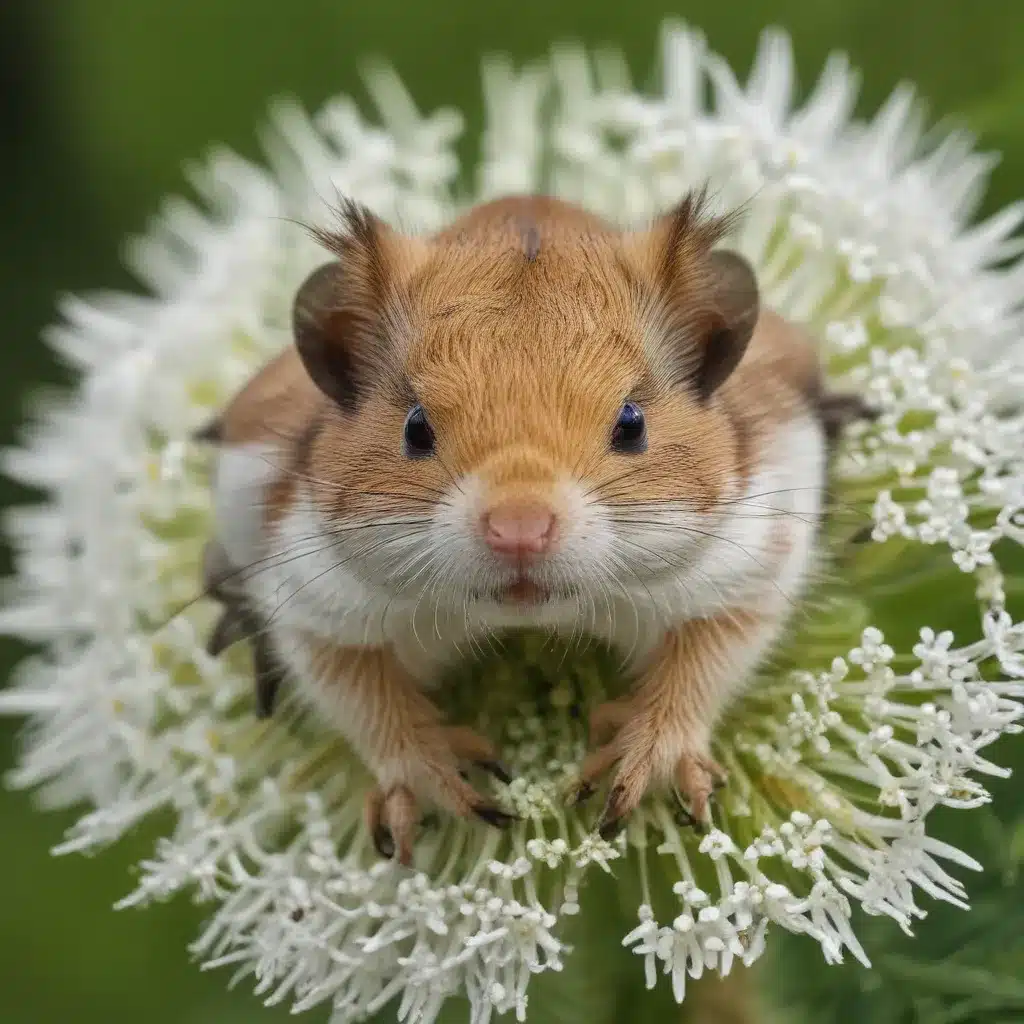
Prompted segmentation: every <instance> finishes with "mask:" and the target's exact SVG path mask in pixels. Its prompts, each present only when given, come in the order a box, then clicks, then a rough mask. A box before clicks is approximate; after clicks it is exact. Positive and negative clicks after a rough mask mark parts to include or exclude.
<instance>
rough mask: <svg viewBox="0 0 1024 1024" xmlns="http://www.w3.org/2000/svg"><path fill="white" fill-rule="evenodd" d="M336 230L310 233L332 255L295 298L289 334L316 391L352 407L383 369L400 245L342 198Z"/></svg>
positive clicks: (380, 224) (370, 216) (366, 213)
mask: <svg viewBox="0 0 1024 1024" xmlns="http://www.w3.org/2000/svg"><path fill="white" fill-rule="evenodd" d="M339 213H340V217H341V222H342V223H341V229H340V230H338V231H326V230H322V229H316V230H314V231H313V232H312V234H313V236H314V238H316V239H317V241H319V242H320V243H321V244H322V245H324V247H325V248H327V249H328V250H329V251H331V252H332V253H334V255H335V256H336V257H337V259H336V260H333V261H332V262H330V263H327V264H325V265H324V266H322V267H320V268H319V269H317V270H315V271H313V273H312V274H310V276H309V277H308V278H306V280H305V282H303V284H302V286H301V287H300V288H299V290H298V293H297V294H296V296H295V302H294V305H293V308H292V331H293V335H294V339H295V346H296V348H297V349H298V352H299V356H300V357H301V359H302V362H303V364H304V365H305V367H306V372H307V373H308V374H309V375H310V377H311V378H312V380H313V382H314V383H315V384H316V385H317V387H318V388H320V390H321V391H322V392H324V394H326V395H327V396H328V397H329V398H331V399H332V400H333V401H334V402H336V403H337V404H338V405H339V406H340V407H341V408H342V409H344V410H346V411H347V412H352V411H353V410H355V409H356V408H357V407H358V405H359V402H360V400H361V399H362V398H363V396H364V395H365V392H366V389H367V387H368V386H369V385H370V384H371V383H372V381H373V380H374V377H375V375H376V374H377V373H379V371H380V367H381V363H382V359H383V356H384V353H385V351H386V349H387V347H388V344H389V342H390V340H391V339H390V338H389V337H388V332H387V327H388V325H389V323H390V322H391V321H392V320H393V319H394V317H393V308H392V307H393V306H394V304H395V302H396V299H397V290H396V280H395V270H396V265H395V264H396V263H397V262H400V261H398V260H397V259H396V258H395V257H396V256H397V250H398V249H399V248H400V246H401V243H400V241H399V239H398V238H397V236H396V235H395V233H394V232H393V231H392V230H391V228H389V227H388V226H387V225H386V224H385V223H384V222H383V221H381V220H379V219H378V218H377V217H376V216H374V215H373V214H372V213H370V211H369V210H367V209H365V208H364V207H362V206H359V205H358V204H356V203H354V202H351V201H345V202H344V203H343V204H342V206H341V209H340V211H339Z"/></svg>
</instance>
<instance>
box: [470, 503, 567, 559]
mask: <svg viewBox="0 0 1024 1024" xmlns="http://www.w3.org/2000/svg"><path fill="white" fill-rule="evenodd" d="M481 526H482V528H483V535H484V540H485V541H486V543H487V545H488V547H490V548H491V550H492V551H494V552H495V553H497V554H499V555H511V556H513V557H515V558H519V559H522V558H529V557H530V556H533V555H543V554H545V553H546V552H548V551H550V550H551V548H552V547H553V545H554V544H555V541H556V540H557V539H558V523H557V521H556V519H555V514H554V512H552V511H551V509H550V508H548V507H547V506H546V505H542V504H540V503H538V502H509V503H505V504H501V505H496V506H495V507H494V508H492V509H489V510H488V511H487V512H485V513H484V515H483V517H482V519H481Z"/></svg>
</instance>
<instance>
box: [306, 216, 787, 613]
mask: <svg viewBox="0 0 1024 1024" xmlns="http://www.w3.org/2000/svg"><path fill="white" fill-rule="evenodd" d="M698 207H699V204H698V203H694V202H691V203H690V205H689V207H687V208H686V209H682V210H681V211H677V212H676V213H675V214H674V219H671V218H669V219H666V221H665V222H663V223H661V224H660V225H656V226H655V228H653V229H651V231H649V232H644V233H642V234H639V233H633V234H627V233H622V232H616V231H613V230H611V229H609V228H607V227H606V226H605V225H603V224H601V223H600V222H598V221H596V220H594V219H592V218H589V217H588V216H586V215H584V214H582V213H580V212H578V211H575V210H574V209H571V208H567V207H561V206H560V205H558V204H555V203H554V202H553V201H540V200H519V201H505V202H504V204H502V205H500V206H499V207H498V208H496V209H488V208H486V207H485V208H483V210H482V212H481V211H479V210H478V211H477V212H476V213H475V214H474V215H473V218H475V219H473V218H471V219H470V220H469V221H468V222H462V223H460V224H457V225H455V227H453V228H452V229H451V230H450V231H448V232H446V233H445V234H443V235H441V236H439V237H437V238H435V239H432V240H429V241H427V242H415V243H413V242H412V241H410V240H407V239H403V238H400V237H399V236H397V235H396V234H394V233H391V232H390V230H389V229H386V228H384V226H383V225H380V224H375V223H373V222H371V221H370V220H368V219H366V218H365V216H364V219H363V220H361V221H357V222H356V223H355V224H354V225H352V229H351V230H350V232H349V234H348V235H347V236H346V240H345V241H344V242H342V241H339V240H338V239H334V247H335V249H336V251H338V253H339V256H340V263H339V265H337V267H336V269H335V270H334V271H333V272H330V271H328V272H327V276H326V277H324V278H323V279H322V280H321V281H320V283H319V284H316V283H315V282H314V284H313V285H308V286H307V294H305V295H304V296H303V295H300V298H299V302H298V304H297V312H296V325H297V327H296V341H297V345H298V348H299V351H300V354H301V355H302V357H303V360H304V362H305V364H306V367H307V369H308V370H309V372H310V375H311V376H312V377H313V380H314V381H315V382H316V383H317V384H318V385H319V386H320V387H321V390H323V391H324V392H325V393H326V394H327V395H328V397H329V398H330V399H331V400H330V401H327V402H325V403H323V405H322V408H321V410H320V413H319V414H318V416H317V417H316V421H315V423H314V424H313V426H312V427H311V429H310V431H309V432H308V436H307V438H306V439H305V443H306V450H305V454H304V466H303V467H302V468H301V472H302V475H303V477H304V479H305V480H306V481H307V482H308V484H307V486H308V493H309V496H310V499H311V501H312V504H313V506H314V507H315V509H316V512H317V514H318V517H319V519H320V521H321V522H322V523H323V524H324V528H325V529H326V530H327V531H328V532H329V533H331V534H333V535H334V536H335V537H337V538H338V542H339V545H340V547H341V549H342V551H343V553H344V565H345V568H346V570H347V571H348V572H349V573H352V574H354V575H355V576H356V577H357V578H358V579H360V580H362V581H364V582H365V583H366V584H367V585H372V586H373V587H375V588H384V589H385V590H386V591H388V592H389V593H390V594H392V595H393V596H394V597H396V598H399V599H409V600H411V601H414V602H420V601H424V600H427V601H431V602H436V603H438V604H450V605H452V606H455V607H464V606H467V605H470V604H476V605H480V606H481V607H484V608H486V607H492V606H501V607H505V608H508V607H515V608H529V607H535V606H537V605H543V604H546V603H549V602H558V601H573V600H575V601H580V600H582V599H583V598H584V597H586V598H587V599H589V600H593V597H594V595H595V594H596V595H606V596H608V597H613V596H614V595H616V594H621V593H623V592H626V593H632V592H636V591H643V590H647V591H648V592H649V591H650V589H651V588H652V587H653V586H656V585H657V584H658V583H659V581H662V580H664V579H667V578H672V579H678V578H680V577H685V576H686V574H687V573H688V572H689V571H690V570H691V569H692V567H693V566H694V564H695V562H696V560H697V559H698V556H699V554H700V552H701V551H702V550H703V549H704V548H705V547H706V546H707V543H708V539H709V534H710V533H713V531H714V529H715V526H716V524H717V523H719V522H720V521H721V519H722V517H723V515H724V514H725V512H726V510H727V508H728V503H729V501H730V500H731V499H733V498H735V497H737V496H738V495H739V494H741V493H742V489H743V487H744V484H745V482H746V480H747V478H748V477H749V475H750V473H751V469H752V465H751V463H752V459H753V457H754V452H755V450H756V441H757V438H756V435H757V433H758V429H757V422H758V421H757V418H756V416H754V417H753V418H752V414H751V409H752V407H753V406H756V405H757V404H758V401H760V402H761V403H762V404H763V403H765V402H769V401H770V400H771V384H770V382H766V383H765V384H764V387H763V388H762V389H761V390H762V392H763V394H761V395H760V398H759V399H758V400H756V401H754V402H753V403H752V404H751V402H750V400H749V399H745V398H744V397H743V394H742V393H740V392H738V391H737V390H736V389H735V388H733V389H732V391H730V390H729V389H727V388H721V387H719V385H720V384H721V383H722V380H721V379H718V378H722V379H724V377H728V376H729V374H730V371H731V370H732V368H733V366H735V364H736V363H737V362H738V361H739V358H740V356H742V354H743V349H744V348H745V347H746V344H747V341H748V340H749V337H750V334H751V332H752V330H753V324H754V321H755V320H756V317H757V301H756V288H753V286H752V280H753V279H752V275H750V274H749V271H748V269H747V268H745V265H740V264H738V262H734V261H733V258H731V257H727V258H726V259H725V260H724V261H720V262H719V263H716V262H715V257H714V256H712V255H711V253H710V243H711V242H712V241H713V240H714V239H715V238H716V237H717V234H718V233H719V232H720V229H721V225H719V224H718V223H717V222H710V221H706V220H701V211H700V210H699V208H698ZM360 232H362V237H361V236H360ZM371 234H372V238H371V237H370V236H371ZM353 238H355V239H356V240H357V242H358V245H355V246H354V245H353V243H352V239H353ZM360 247H361V248H360ZM332 273H333V276H332ZM346 275H347V277H346ZM315 276H316V275H314V277H315ZM325 282H326V283H325ZM723 282H724V286H723ZM325 288H326V291H325V290H324V289H325ZM752 288H753V291H752V293H751V289H752ZM723 375H724V376H723Z"/></svg>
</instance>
